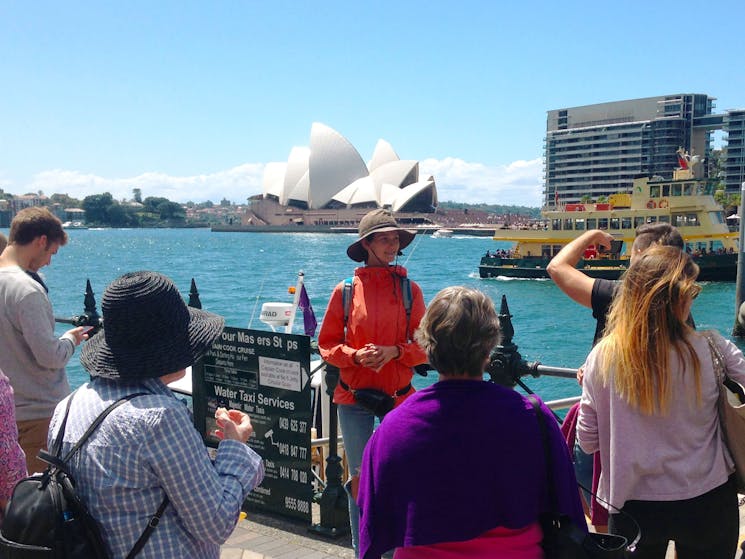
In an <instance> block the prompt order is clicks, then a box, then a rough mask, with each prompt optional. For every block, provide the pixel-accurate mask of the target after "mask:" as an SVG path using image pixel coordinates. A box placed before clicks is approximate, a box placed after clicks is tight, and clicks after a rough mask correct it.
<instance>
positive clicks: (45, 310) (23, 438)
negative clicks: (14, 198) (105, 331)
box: [0, 207, 88, 472]
mask: <svg viewBox="0 0 745 559" xmlns="http://www.w3.org/2000/svg"><path fill="white" fill-rule="evenodd" d="M8 241H9V242H8V246H7V247H6V248H5V250H4V251H3V253H2V255H0V301H2V302H3V305H2V307H0V370H2V371H3V372H4V373H5V375H6V376H7V377H8V378H9V379H10V384H11V386H12V387H13V391H14V393H15V415H16V423H17V425H18V439H19V442H20V444H21V448H23V451H24V452H25V454H26V465H27V468H28V471H29V472H35V471H43V469H44V468H45V466H46V465H45V463H44V462H41V461H40V460H38V459H37V458H36V455H37V454H38V452H39V450H40V449H42V448H46V441H47V431H48V429H49V421H50V419H51V417H52V413H53V412H54V408H55V406H56V405H57V403H58V402H59V401H60V400H62V399H63V398H64V397H65V396H67V394H69V393H70V385H69V383H68V381H67V374H66V373H65V365H66V364H67V362H68V361H69V360H70V357H72V355H73V353H74V352H75V348H76V347H77V346H78V345H80V343H81V342H82V341H83V340H85V339H87V338H88V335H87V334H86V333H85V331H84V328H83V327H77V328H73V329H71V330H68V331H67V332H65V333H64V334H63V335H62V336H60V337H59V338H58V337H57V336H56V335H55V333H54V314H53V312H52V305H51V303H50V302H49V298H48V297H47V292H46V286H44V285H43V282H40V280H39V279H36V278H34V277H33V276H32V275H30V274H29V273H28V272H34V273H36V272H37V271H38V270H39V269H41V268H42V267H44V266H47V265H49V263H50V262H51V260H52V256H53V255H54V254H56V253H57V250H58V249H59V247H61V246H63V245H65V244H66V243H67V234H66V233H65V231H64V229H62V223H61V222H60V220H59V219H57V218H56V217H55V216H54V215H52V213H51V212H50V211H49V210H47V209H46V208H40V207H33V208H25V209H23V210H21V211H20V212H18V213H17V214H16V216H15V217H14V218H13V221H12V222H11V224H10V235H9V239H8Z"/></svg>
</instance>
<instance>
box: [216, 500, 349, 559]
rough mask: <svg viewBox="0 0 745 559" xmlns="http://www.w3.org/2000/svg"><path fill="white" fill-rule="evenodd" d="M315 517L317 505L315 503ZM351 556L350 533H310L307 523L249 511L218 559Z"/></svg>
mask: <svg viewBox="0 0 745 559" xmlns="http://www.w3.org/2000/svg"><path fill="white" fill-rule="evenodd" d="M314 509H315V510H314V511H313V512H314V517H315V518H318V515H319V511H318V505H314ZM339 557H344V558H347V559H354V552H353V551H352V545H351V542H350V540H349V535H346V536H343V537H340V538H338V539H333V538H325V537H323V536H318V535H315V534H313V533H311V532H310V531H309V530H308V525H307V524H304V523H295V522H293V521H291V520H283V519H279V518H274V517H269V516H266V515H261V514H256V513H251V514H250V516H249V518H247V519H245V520H240V521H239V522H238V525H237V526H236V528H235V530H234V531H233V535H232V536H230V539H229V540H228V541H227V542H225V544H224V545H223V546H222V548H221V552H220V559H300V558H302V559H337V558H339Z"/></svg>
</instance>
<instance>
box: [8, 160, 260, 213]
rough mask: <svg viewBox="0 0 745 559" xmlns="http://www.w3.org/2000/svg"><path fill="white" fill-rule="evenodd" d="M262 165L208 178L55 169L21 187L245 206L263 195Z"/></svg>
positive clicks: (77, 194)
mask: <svg viewBox="0 0 745 559" xmlns="http://www.w3.org/2000/svg"><path fill="white" fill-rule="evenodd" d="M263 174H264V165H263V164H262V163H246V164H244V165H239V166H237V167H233V168H232V169H228V170H226V171H219V172H217V173H212V174H208V175H195V176H191V177H174V176H170V175H166V174H164V173H155V172H152V173H143V174H141V175H139V176H136V177H131V178H122V179H111V178H105V177H99V176H97V175H92V174H85V173H80V172H78V171H66V170H61V169H55V170H52V171H44V172H42V173H39V174H37V175H36V176H34V178H33V180H32V182H31V183H30V184H28V185H26V186H24V187H22V190H23V192H15V193H16V194H22V193H24V192H37V191H39V190H41V191H43V192H44V193H45V194H47V195H50V194H55V193H57V194H67V195H69V196H72V197H73V198H78V199H81V200H82V199H83V198H85V197H86V196H90V195H91V194H101V193H103V192H110V193H111V195H112V196H113V197H114V198H115V199H117V200H121V199H130V198H132V189H133V188H139V189H141V190H142V197H143V198H147V197H148V196H160V197H164V198H168V199H169V200H172V201H174V202H188V201H190V200H191V201H192V202H203V201H205V200H212V201H214V202H219V201H220V200H222V199H223V198H227V199H228V200H231V201H233V202H235V203H238V204H244V203H245V202H246V198H248V197H249V196H251V195H253V194H260V193H261V178H262V175H263Z"/></svg>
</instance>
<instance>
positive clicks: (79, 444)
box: [55, 389, 147, 464]
mask: <svg viewBox="0 0 745 559" xmlns="http://www.w3.org/2000/svg"><path fill="white" fill-rule="evenodd" d="M78 390H79V389H78ZM75 392H77V390H76V391H75ZM145 394H147V392H137V393H135V394H128V395H126V396H124V397H123V398H120V399H119V400H117V401H116V402H114V403H113V404H111V405H109V407H107V408H106V409H105V410H103V411H102V412H101V413H100V414H99V415H98V417H96V419H94V420H93V423H91V425H90V427H88V429H87V430H86V431H85V433H83V436H82V437H80V439H78V442H77V443H75V445H74V446H73V447H72V448H71V449H70V452H68V453H67V454H66V455H65V457H64V458H63V459H62V462H63V463H65V464H66V463H67V462H68V461H69V460H70V458H72V457H73V456H74V455H75V453H76V452H77V451H78V450H80V448H81V447H82V446H83V445H84V444H85V442H86V441H87V440H88V438H89V437H90V436H91V435H92V434H93V431H95V430H96V429H98V426H99V425H101V423H103V420H104V419H106V416H107V415H109V414H110V413H111V412H112V411H114V410H115V409H116V408H118V407H119V406H121V405H122V404H125V403H127V402H129V401H130V400H131V399H132V398H135V397H136V396H144V395H145ZM73 395H74V393H73ZM72 398H73V396H70V399H69V400H68V402H67V409H66V410H65V418H64V419H63V423H62V425H61V426H60V432H59V435H58V440H57V442H58V445H55V446H60V447H61V445H62V443H61V442H60V441H62V438H63V437H64V435H65V432H64V427H65V424H66V423H67V414H68V413H69V412H70V403H71V402H72ZM56 456H57V458H59V454H57V455H56Z"/></svg>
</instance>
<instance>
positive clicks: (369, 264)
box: [318, 210, 427, 554]
mask: <svg viewBox="0 0 745 559" xmlns="http://www.w3.org/2000/svg"><path fill="white" fill-rule="evenodd" d="M414 235H415V233H413V232H411V231H407V230H406V229H402V228H401V227H400V226H399V225H398V223H396V220H395V219H394V218H393V216H392V215H391V213H390V212H388V211H386V210H373V211H371V212H369V213H368V214H367V215H365V217H363V218H362V220H361V221H360V225H359V237H358V239H357V240H356V241H355V242H354V243H352V244H351V245H350V246H349V248H348V249H347V255H348V256H349V257H350V258H351V259H352V260H355V261H356V262H362V261H364V262H365V266H363V267H359V268H357V269H356V270H355V272H354V277H353V278H352V281H351V285H349V282H348V281H346V282H344V281H343V282H341V283H340V284H339V285H337V286H336V287H335V288H334V292H333V293H332V294H331V298H330V300H329V305H328V308H327V309H326V314H325V315H324V318H323V324H322V325H321V331H320V333H319V334H318V347H319V349H320V351H321V357H323V359H324V360H325V361H326V362H328V363H330V364H331V365H335V366H336V367H339V370H340V375H341V376H340V381H339V384H338V385H337V387H336V390H335V392H334V402H335V403H336V404H338V405H339V408H338V410H339V423H340V426H341V431H342V437H343V439H344V451H345V454H346V456H347V461H348V464H349V471H350V472H351V473H352V478H351V479H350V480H349V482H348V483H347V485H346V487H347V490H348V492H349V494H350V495H349V518H350V524H351V528H352V545H353V546H354V549H355V554H356V553H357V541H358V535H359V533H358V532H359V508H358V507H357V503H356V502H355V498H356V487H357V482H358V479H359V470H360V464H361V462H362V453H363V451H364V449H365V445H366V444H367V441H368V439H369V438H370V436H371V435H372V432H373V428H374V424H375V416H376V412H377V414H378V415H381V413H382V412H381V411H380V410H379V409H378V410H375V411H372V410H371V409H370V404H367V406H368V407H364V405H363V404H365V403H366V399H365V398H364V397H365V396H370V395H371V393H370V392H371V390H372V391H374V392H373V393H372V397H373V399H375V402H377V403H379V404H381V407H383V408H385V407H386V404H388V405H389V406H392V407H395V406H398V405H399V404H401V402H403V401H404V400H405V399H406V398H407V397H409V396H410V395H411V394H413V393H414V388H413V387H412V385H411V377H412V374H413V367H414V366H415V365H420V364H422V363H426V361H427V357H426V355H425V353H424V351H423V350H422V349H421V348H420V347H419V346H418V345H417V343H416V342H414V341H413V334H414V331H415V330H416V329H417V328H418V326H419V321H420V320H421V319H422V317H423V316H424V311H425V306H424V298H423V297H422V290H421V289H420V288H419V286H418V285H417V284H416V283H414V282H412V281H410V280H408V278H406V269H405V268H404V267H403V266H398V265H392V263H393V262H394V261H395V260H396V257H397V256H398V255H399V254H400V252H399V251H400V250H401V249H403V248H405V247H407V246H408V245H409V244H410V243H411V241H412V240H413V239H414ZM363 389H364V390H363ZM358 391H360V392H358Z"/></svg>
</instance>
